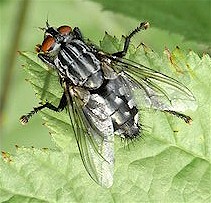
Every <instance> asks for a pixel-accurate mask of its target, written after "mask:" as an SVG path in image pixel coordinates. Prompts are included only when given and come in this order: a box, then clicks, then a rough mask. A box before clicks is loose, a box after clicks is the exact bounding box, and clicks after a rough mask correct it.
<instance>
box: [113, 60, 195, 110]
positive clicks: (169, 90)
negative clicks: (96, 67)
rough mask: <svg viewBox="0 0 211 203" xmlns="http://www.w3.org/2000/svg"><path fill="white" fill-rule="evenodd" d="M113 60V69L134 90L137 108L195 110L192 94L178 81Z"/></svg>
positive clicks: (147, 69)
mask: <svg viewBox="0 0 211 203" xmlns="http://www.w3.org/2000/svg"><path fill="white" fill-rule="evenodd" d="M115 60H116V61H117V63H114V68H115V69H117V70H118V72H123V73H124V74H123V75H124V77H125V83H127V85H128V86H130V87H131V88H132V89H134V92H135V96H136V94H137V96H138V100H137V102H138V105H139V106H144V107H149V108H154V109H158V110H170V111H185V110H187V109H195V108H196V103H195V98H194V96H193V94H192V92H191V91H190V90H189V89H188V88H187V87H186V86H184V85H183V84H182V83H180V82H179V81H177V80H175V79H173V78H171V77H168V76H167V75H164V74H162V73H159V72H157V71H155V70H152V69H149V68H147V67H145V66H143V65H141V64H138V63H135V62H133V61H130V60H127V59H122V58H116V59H115Z"/></svg>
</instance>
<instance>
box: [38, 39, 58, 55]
mask: <svg viewBox="0 0 211 203" xmlns="http://www.w3.org/2000/svg"><path fill="white" fill-rule="evenodd" d="M54 43H55V39H54V38H53V37H51V36H47V37H46V38H45V40H44V41H43V43H42V46H41V50H42V51H43V52H47V51H49V50H50V49H51V48H52V47H53V45H54Z"/></svg>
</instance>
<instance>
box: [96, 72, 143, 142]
mask: <svg viewBox="0 0 211 203" xmlns="http://www.w3.org/2000/svg"><path fill="white" fill-rule="evenodd" d="M121 79H122V76H120V75H119V76H117V77H116V78H115V79H109V80H107V82H106V83H105V85H104V87H101V88H100V89H99V91H98V94H99V95H101V96H102V97H103V98H104V99H105V100H106V103H107V107H108V108H107V109H108V111H109V112H108V114H109V115H110V116H111V118H112V122H113V127H114V131H115V132H116V133H118V134H120V135H122V136H123V137H125V138H134V137H136V136H137V135H138V133H139V125H138V109H137V107H136V104H135V102H134V101H133V98H132V91H131V90H130V89H129V88H128V87H127V86H124V84H122V81H121Z"/></svg>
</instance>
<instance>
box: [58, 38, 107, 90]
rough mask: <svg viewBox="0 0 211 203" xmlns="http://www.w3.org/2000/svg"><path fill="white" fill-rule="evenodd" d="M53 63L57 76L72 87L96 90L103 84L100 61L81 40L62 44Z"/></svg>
mask: <svg viewBox="0 0 211 203" xmlns="http://www.w3.org/2000/svg"><path fill="white" fill-rule="evenodd" d="M54 63H55V66H56V67H57V69H58V71H59V74H60V75H61V76H62V77H66V78H67V79H69V80H71V81H72V83H73V84H74V85H78V86H82V87H86V88H88V89H97V88H99V87H100V86H101V85H102V83H103V73H102V70H101V63H100V61H99V60H98V59H97V57H96V56H95V54H94V53H93V52H92V51H91V50H90V48H89V47H88V46H87V45H86V44H85V43H84V42H83V41H81V40H78V39H74V40H72V41H71V42H70V43H68V44H66V43H64V44H62V45H61V50H60V51H59V53H58V55H57V57H56V59H55V60H54Z"/></svg>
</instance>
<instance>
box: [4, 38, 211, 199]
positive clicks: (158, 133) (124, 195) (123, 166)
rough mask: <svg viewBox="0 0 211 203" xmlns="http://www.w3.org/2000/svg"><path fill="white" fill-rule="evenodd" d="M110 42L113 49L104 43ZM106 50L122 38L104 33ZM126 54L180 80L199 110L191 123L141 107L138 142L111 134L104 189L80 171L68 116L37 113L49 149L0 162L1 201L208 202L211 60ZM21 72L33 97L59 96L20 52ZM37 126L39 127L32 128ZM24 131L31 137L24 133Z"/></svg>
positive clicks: (43, 70)
mask: <svg viewBox="0 0 211 203" xmlns="http://www.w3.org/2000/svg"><path fill="white" fill-rule="evenodd" d="M111 44H113V46H111ZM101 47H102V48H103V49H104V50H106V51H107V52H110V51H111V52H113V51H117V50H119V49H120V47H122V40H118V39H116V38H115V39H113V38H112V37H111V36H108V35H106V36H105V37H104V39H103V40H102V42H101ZM127 57H128V58H130V59H132V60H135V61H137V62H139V63H141V64H144V65H147V66H148V67H150V68H153V69H156V70H159V71H161V72H163V73H166V74H167V75H170V76H172V77H174V78H176V79H177V80H179V81H181V82H183V83H184V84H185V85H187V87H188V88H189V89H191V90H192V91H193V94H194V95H195V97H196V100H197V103H198V108H197V109H196V111H189V112H187V114H188V115H190V116H191V117H192V119H193V123H192V124H191V125H187V124H185V123H184V122H183V121H182V120H179V119H178V118H176V117H173V116H171V115H166V114H164V113H161V112H158V111H157V112H155V111H150V110H142V111H141V112H140V115H141V118H140V122H141V124H142V125H143V128H144V131H143V134H142V138H143V139H139V140H135V141H134V142H132V143H131V144H129V145H125V144H126V143H122V142H121V140H120V139H119V138H118V137H116V138H115V175H114V184H113V186H112V187H111V188H110V189H105V188H102V187H100V186H98V185H97V184H96V183H95V182H93V180H91V178H90V177H89V175H88V174H87V172H86V170H85V168H84V166H83V164H82V161H81V159H80V155H79V152H78V149H77V144H76V141H75V138H74V134H73V132H72V128H71V125H70V120H69V117H68V113H67V112H66V111H63V112H61V113H55V112H51V111H50V110H43V111H42V112H41V113H39V114H41V116H42V117H43V119H44V121H45V125H46V126H47V127H48V128H49V130H50V132H51V136H52V139H53V140H54V142H55V145H56V146H57V147H56V149H54V150H53V149H36V148H24V147H20V148H17V153H16V154H14V155H10V154H8V153H3V158H2V159H1V161H0V194H1V195H0V202H55V203H56V202H61V203H65V202H68V203H69V202H141V201H144V202H210V201H211V194H210V187H211V180H210V177H211V176H210V175H211V174H210V171H211V170H210V157H211V156H210V154H211V148H210V119H211V115H210V114H211V113H210V111H209V109H210V103H211V101H210V100H211V91H210V87H211V86H210V83H211V82H210V81H211V75H210V74H209V71H210V67H211V59H210V57H209V56H208V55H204V56H203V57H202V58H200V57H199V56H198V55H197V54H195V53H194V52H188V53H186V52H184V51H182V50H180V49H179V48H176V49H175V50H174V51H173V52H172V53H171V52H170V51H169V50H165V51H164V54H163V56H159V55H158V54H156V53H154V52H153V51H152V50H151V49H150V48H148V47H146V46H144V45H142V46H139V47H138V48H136V47H135V46H133V45H131V46H130V49H129V54H128V56H127ZM21 58H22V60H24V61H25V71H26V72H27V73H28V80H29V82H30V83H31V84H32V86H33V88H34V90H35V92H36V94H37V96H38V97H39V98H40V99H41V100H42V101H43V102H45V101H46V99H47V100H48V101H50V102H53V103H54V104H58V102H59V98H60V97H61V94H62V91H63V90H62V87H61V86H60V84H59V80H58V77H57V74H56V73H55V72H54V71H52V70H49V69H48V68H47V67H46V66H45V65H44V64H43V63H42V62H40V60H39V59H37V56H36V55H35V54H33V53H29V52H22V53H21ZM37 127H39V126H37ZM29 136H30V135H29Z"/></svg>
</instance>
